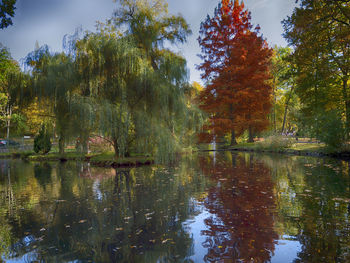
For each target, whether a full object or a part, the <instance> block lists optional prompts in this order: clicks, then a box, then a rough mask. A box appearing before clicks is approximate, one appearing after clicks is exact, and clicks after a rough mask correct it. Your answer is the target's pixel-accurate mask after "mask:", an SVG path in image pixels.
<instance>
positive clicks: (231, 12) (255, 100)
mask: <svg viewBox="0 0 350 263" xmlns="http://www.w3.org/2000/svg"><path fill="white" fill-rule="evenodd" d="M198 40H199V44H200V45H201V48H202V55H201V58H202V59H203V60H204V61H203V63H202V64H201V65H200V66H199V69H201V70H203V74H202V78H203V79H204V80H206V81H207V86H206V88H205V89H204V91H203V92H202V93H201V97H200V99H201V102H202V104H201V107H202V109H204V110H205V111H206V112H207V113H208V114H209V121H208V124H207V125H206V126H205V127H204V128H205V130H209V131H210V133H209V134H208V133H206V134H203V135H202V139H205V138H206V139H208V138H209V139H210V140H212V139H213V137H215V136H223V135H225V134H227V133H231V144H235V143H236V136H237V135H240V134H242V133H243V131H245V130H248V132H249V141H253V134H254V133H256V132H258V131H261V130H263V129H265V128H266V127H267V126H268V124H269V122H268V119H267V116H268V114H269V112H270V107H271V102H270V95H271V91H272V88H271V85H269V83H268V80H269V79H270V73H269V64H270V58H271V55H272V51H271V49H270V48H269V47H268V46H267V43H266V42H265V40H264V39H263V38H262V37H261V36H259V27H258V26H257V27H255V28H253V25H252V24H251V22H250V13H249V12H248V11H247V10H245V9H244V4H243V2H242V3H241V4H239V2H238V1H237V0H236V1H234V2H233V1H228V0H223V1H221V3H220V4H219V5H218V7H217V8H216V9H215V12H214V16H213V17H209V16H208V17H207V19H206V20H205V21H204V22H203V23H202V24H201V30H200V37H199V39H198Z"/></svg>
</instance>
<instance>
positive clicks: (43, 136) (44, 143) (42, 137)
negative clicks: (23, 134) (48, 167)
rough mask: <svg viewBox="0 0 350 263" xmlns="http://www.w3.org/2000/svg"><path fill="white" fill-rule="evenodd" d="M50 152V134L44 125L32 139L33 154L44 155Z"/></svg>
mask: <svg viewBox="0 0 350 263" xmlns="http://www.w3.org/2000/svg"><path fill="white" fill-rule="evenodd" d="M50 150H51V140H50V134H49V133H48V132H47V129H46V127H45V125H43V126H41V128H40V131H39V134H38V135H37V136H35V138H34V152H36V153H42V154H46V153H48V152H49V151H50Z"/></svg>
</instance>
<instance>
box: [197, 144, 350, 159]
mask: <svg viewBox="0 0 350 263" xmlns="http://www.w3.org/2000/svg"><path fill="white" fill-rule="evenodd" d="M214 151H216V152H222V151H232V152H256V153H273V154H284V155H292V156H310V157H318V158H322V157H329V158H335V159H340V160H343V161H350V152H346V151H344V152H329V153H328V152H323V151H312V150H295V149H291V148H286V149H278V150H277V149H276V150H272V149H256V148H253V147H229V148H219V149H215V150H210V149H208V150H199V152H214Z"/></svg>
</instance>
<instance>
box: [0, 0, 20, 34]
mask: <svg viewBox="0 0 350 263" xmlns="http://www.w3.org/2000/svg"><path fill="white" fill-rule="evenodd" d="M16 1H17V0H2V1H1V2H0V19H1V21H0V28H1V29H4V28H6V27H8V26H10V25H12V17H13V16H14V15H15V9H16V7H15V4H16Z"/></svg>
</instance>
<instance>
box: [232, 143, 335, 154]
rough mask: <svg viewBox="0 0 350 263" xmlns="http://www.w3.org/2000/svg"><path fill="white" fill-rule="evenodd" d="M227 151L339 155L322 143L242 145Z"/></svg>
mask: <svg viewBox="0 0 350 263" xmlns="http://www.w3.org/2000/svg"><path fill="white" fill-rule="evenodd" d="M227 149H228V150H232V151H254V152H272V153H285V154H294V155H310V156H326V155H327V156H328V155H332V154H339V153H336V152H331V151H330V150H329V149H328V148H327V147H326V146H325V145H324V144H322V143H294V144H292V145H290V146H287V147H274V146H261V145H259V144H258V143H242V144H237V145H235V146H230V147H227Z"/></svg>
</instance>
